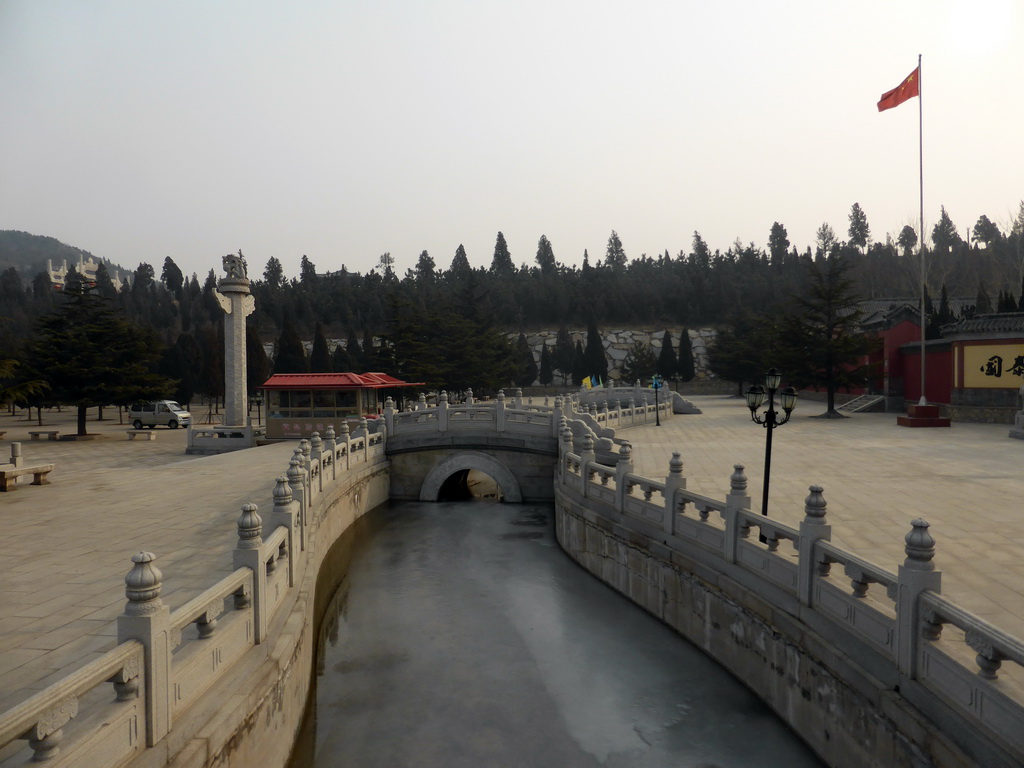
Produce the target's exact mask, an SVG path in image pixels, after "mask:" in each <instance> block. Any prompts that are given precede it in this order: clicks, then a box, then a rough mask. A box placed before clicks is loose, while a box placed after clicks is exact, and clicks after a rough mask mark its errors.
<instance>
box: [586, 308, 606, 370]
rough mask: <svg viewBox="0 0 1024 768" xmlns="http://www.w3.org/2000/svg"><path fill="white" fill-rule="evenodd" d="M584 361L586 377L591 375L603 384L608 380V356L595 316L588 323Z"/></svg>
mask: <svg viewBox="0 0 1024 768" xmlns="http://www.w3.org/2000/svg"><path fill="white" fill-rule="evenodd" d="M583 362H584V366H585V369H586V373H584V374H583V375H584V377H586V376H590V377H591V378H592V379H596V380H599V381H600V382H601V383H602V384H603V383H604V382H606V381H607V380H608V358H607V357H606V356H605V353H604V341H603V340H602V339H601V332H600V331H599V330H598V329H597V321H596V320H595V319H594V318H593V316H591V318H590V322H589V323H587V346H586V349H585V350H584V352H583Z"/></svg>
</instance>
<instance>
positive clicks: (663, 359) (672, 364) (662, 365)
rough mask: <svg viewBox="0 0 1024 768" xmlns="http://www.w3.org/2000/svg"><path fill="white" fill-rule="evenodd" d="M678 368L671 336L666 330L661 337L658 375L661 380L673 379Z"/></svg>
mask: <svg viewBox="0 0 1024 768" xmlns="http://www.w3.org/2000/svg"><path fill="white" fill-rule="evenodd" d="M678 368H679V361H678V360H677V359H676V350H675V347H673V346H672V334H671V333H670V332H669V331H667V330H666V331H665V333H664V334H663V335H662V337H661V352H659V353H658V366H657V371H658V375H659V376H661V378H663V379H672V378H675V375H676V370H677V369H678Z"/></svg>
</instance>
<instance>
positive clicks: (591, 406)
mask: <svg viewBox="0 0 1024 768" xmlns="http://www.w3.org/2000/svg"><path fill="white" fill-rule="evenodd" d="M587 413H589V414H590V415H591V416H593V417H594V420H595V421H597V401H596V400H591V401H590V403H589V405H588V407H587Z"/></svg>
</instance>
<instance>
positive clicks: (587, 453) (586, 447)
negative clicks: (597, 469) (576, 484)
mask: <svg viewBox="0 0 1024 768" xmlns="http://www.w3.org/2000/svg"><path fill="white" fill-rule="evenodd" d="M581 445H582V446H583V448H582V450H581V451H580V480H581V481H582V487H581V489H580V490H581V492H582V493H583V496H584V498H586V497H587V496H588V495H589V492H588V491H589V486H590V475H591V473H592V472H593V470H592V469H591V468H590V465H591V464H592V463H593V462H594V461H596V459H597V455H596V454H595V453H594V438H593V437H591V435H590V433H587V434H585V435H584V436H583V442H582V443H581Z"/></svg>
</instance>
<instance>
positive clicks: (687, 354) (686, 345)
mask: <svg viewBox="0 0 1024 768" xmlns="http://www.w3.org/2000/svg"><path fill="white" fill-rule="evenodd" d="M676 363H677V365H678V367H679V378H680V380H681V381H693V377H694V376H696V375H697V369H696V366H695V365H694V363H693V343H692V342H691V341H690V332H689V331H688V330H686V329H685V328H683V331H682V333H681V334H680V335H679V354H678V355H676Z"/></svg>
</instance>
